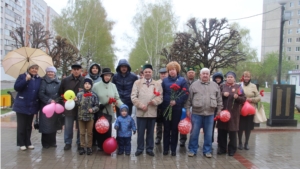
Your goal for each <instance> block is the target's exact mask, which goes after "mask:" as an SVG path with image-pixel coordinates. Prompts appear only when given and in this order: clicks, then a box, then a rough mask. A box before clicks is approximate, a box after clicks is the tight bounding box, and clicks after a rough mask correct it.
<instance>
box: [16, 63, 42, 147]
mask: <svg viewBox="0 0 300 169" xmlns="http://www.w3.org/2000/svg"><path fill="white" fill-rule="evenodd" d="M38 70H39V67H38V65H36V64H33V65H30V66H29V67H28V70H27V72H25V73H23V74H21V75H19V77H18V78H17V80H16V82H15V85H14V89H15V90H16V91H17V92H18V94H17V97H16V99H15V102H14V105H13V110H14V111H15V112H16V115H17V146H20V149H21V150H26V149H27V148H28V149H34V146H33V145H32V144H31V141H30V137H31V130H32V120H33V116H34V115H35V114H37V113H38V110H39V105H40V104H39V98H38V92H39V88H40V84H41V78H40V77H39V76H38V74H37V72H38Z"/></svg>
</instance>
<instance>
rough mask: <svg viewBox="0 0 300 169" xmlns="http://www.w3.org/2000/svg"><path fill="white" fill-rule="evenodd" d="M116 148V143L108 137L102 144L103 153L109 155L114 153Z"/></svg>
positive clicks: (112, 138)
mask: <svg viewBox="0 0 300 169" xmlns="http://www.w3.org/2000/svg"><path fill="white" fill-rule="evenodd" d="M117 147H118V143H117V140H116V139H115V138H114V137H110V138H108V139H106V140H105V141H104V142H103V151H104V152H105V153H107V154H111V153H113V152H114V151H116V149H117Z"/></svg>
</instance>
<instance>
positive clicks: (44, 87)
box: [39, 76, 60, 134]
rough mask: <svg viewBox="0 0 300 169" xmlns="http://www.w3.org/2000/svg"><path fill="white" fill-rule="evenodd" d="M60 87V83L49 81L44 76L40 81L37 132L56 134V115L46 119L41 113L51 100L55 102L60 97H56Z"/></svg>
mask: <svg viewBox="0 0 300 169" xmlns="http://www.w3.org/2000/svg"><path fill="white" fill-rule="evenodd" d="M59 86H60V81H59V80H58V79H57V78H55V79H52V80H51V79H50V78H48V77H47V76H45V77H44V78H43V79H42V82H41V86H40V90H39V99H40V100H41V110H40V113H39V124H40V128H39V132H40V133H46V134H50V133H54V132H56V122H57V120H58V114H56V113H54V114H53V116H52V117H50V118H47V117H46V115H45V114H44V113H43V112H42V110H43V107H44V106H46V105H48V104H49V103H50V102H51V100H57V99H58V98H59V97H60V96H59V95H58V90H59Z"/></svg>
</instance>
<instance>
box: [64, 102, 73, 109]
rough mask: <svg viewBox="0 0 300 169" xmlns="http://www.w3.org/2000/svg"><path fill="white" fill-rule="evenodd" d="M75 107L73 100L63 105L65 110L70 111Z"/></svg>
mask: <svg viewBox="0 0 300 169" xmlns="http://www.w3.org/2000/svg"><path fill="white" fill-rule="evenodd" d="M74 107H75V102H74V100H67V101H66V103H65V108H66V110H72V109H74Z"/></svg>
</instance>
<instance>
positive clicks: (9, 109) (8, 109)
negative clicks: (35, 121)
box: [1, 108, 12, 114]
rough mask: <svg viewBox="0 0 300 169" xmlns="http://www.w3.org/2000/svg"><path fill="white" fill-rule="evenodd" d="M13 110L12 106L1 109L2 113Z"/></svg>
mask: <svg viewBox="0 0 300 169" xmlns="http://www.w3.org/2000/svg"><path fill="white" fill-rule="evenodd" d="M11 111H12V109H11V108H5V109H1V114H5V113H8V112H11Z"/></svg>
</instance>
